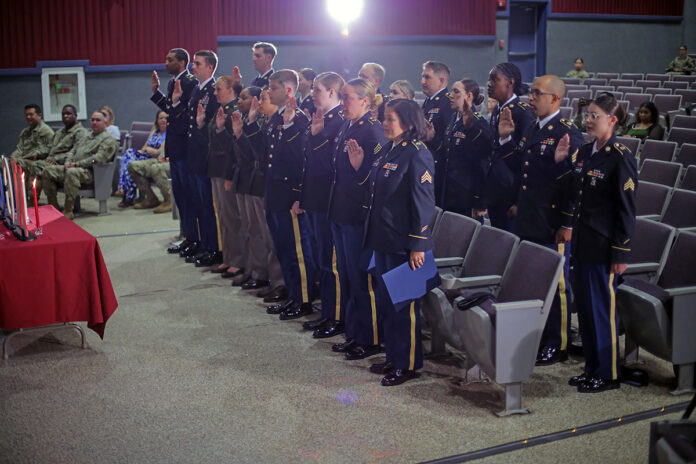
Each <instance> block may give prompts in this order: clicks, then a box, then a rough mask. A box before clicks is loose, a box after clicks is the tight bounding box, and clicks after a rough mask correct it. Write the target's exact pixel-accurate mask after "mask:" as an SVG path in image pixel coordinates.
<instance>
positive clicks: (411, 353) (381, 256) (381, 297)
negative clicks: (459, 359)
mask: <svg viewBox="0 0 696 464" xmlns="http://www.w3.org/2000/svg"><path fill="white" fill-rule="evenodd" d="M408 257H409V255H408V254H406V253H398V254H397V253H382V252H379V251H376V252H375V269H374V274H375V275H377V276H380V277H378V278H377V279H375V280H376V281H377V286H376V288H375V291H376V293H377V310H378V312H379V313H380V314H381V315H382V316H383V320H384V347H385V349H386V352H387V362H390V363H392V364H393V365H394V368H396V369H408V370H415V369H420V368H421V367H423V345H422V343H421V315H420V299H417V300H411V302H410V303H408V304H406V305H405V306H403V305H400V308H401V309H400V310H398V311H397V310H396V308H395V307H394V305H393V304H392V302H391V298H390V297H389V293H388V291H387V288H386V286H385V285H384V280H383V279H382V277H381V276H382V274H384V273H385V272H387V271H389V270H391V269H394V268H395V267H397V266H400V265H401V264H403V263H405V262H407V261H408Z"/></svg>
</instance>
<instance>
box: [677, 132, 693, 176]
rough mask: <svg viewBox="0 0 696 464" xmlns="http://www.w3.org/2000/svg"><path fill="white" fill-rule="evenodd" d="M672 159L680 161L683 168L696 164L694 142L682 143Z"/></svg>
mask: <svg viewBox="0 0 696 464" xmlns="http://www.w3.org/2000/svg"><path fill="white" fill-rule="evenodd" d="M673 130H677V129H673ZM692 130H693V129H692ZM674 161H676V162H677V163H681V165H682V166H684V167H685V168H686V167H689V166H693V165H696V142H692V143H684V144H682V146H681V147H680V148H679V153H678V154H677V156H676V157H675V159H674Z"/></svg>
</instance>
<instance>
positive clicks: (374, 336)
mask: <svg viewBox="0 0 696 464" xmlns="http://www.w3.org/2000/svg"><path fill="white" fill-rule="evenodd" d="M367 289H368V291H369V292H370V308H372V340H373V343H372V344H373V345H376V344H378V343H379V334H378V333H377V303H376V302H375V291H374V290H373V289H372V274H370V273H368V274H367Z"/></svg>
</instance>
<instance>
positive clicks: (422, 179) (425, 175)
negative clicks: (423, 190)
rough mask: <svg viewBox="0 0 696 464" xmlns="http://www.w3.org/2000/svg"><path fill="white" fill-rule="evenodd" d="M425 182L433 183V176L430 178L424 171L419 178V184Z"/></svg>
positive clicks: (428, 173)
mask: <svg viewBox="0 0 696 464" xmlns="http://www.w3.org/2000/svg"><path fill="white" fill-rule="evenodd" d="M426 182H430V183H431V184H432V183H433V176H431V175H430V172H428V171H425V172H424V173H423V175H422V176H421V184H424V183H426Z"/></svg>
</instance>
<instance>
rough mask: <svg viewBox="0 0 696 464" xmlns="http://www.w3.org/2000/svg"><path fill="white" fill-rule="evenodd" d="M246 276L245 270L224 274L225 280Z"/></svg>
mask: <svg viewBox="0 0 696 464" xmlns="http://www.w3.org/2000/svg"><path fill="white" fill-rule="evenodd" d="M242 274H244V268H240V269H237V270H236V271H227V270H226V271H225V272H223V273H222V278H223V279H231V278H232V277H237V276H238V275H242Z"/></svg>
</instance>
